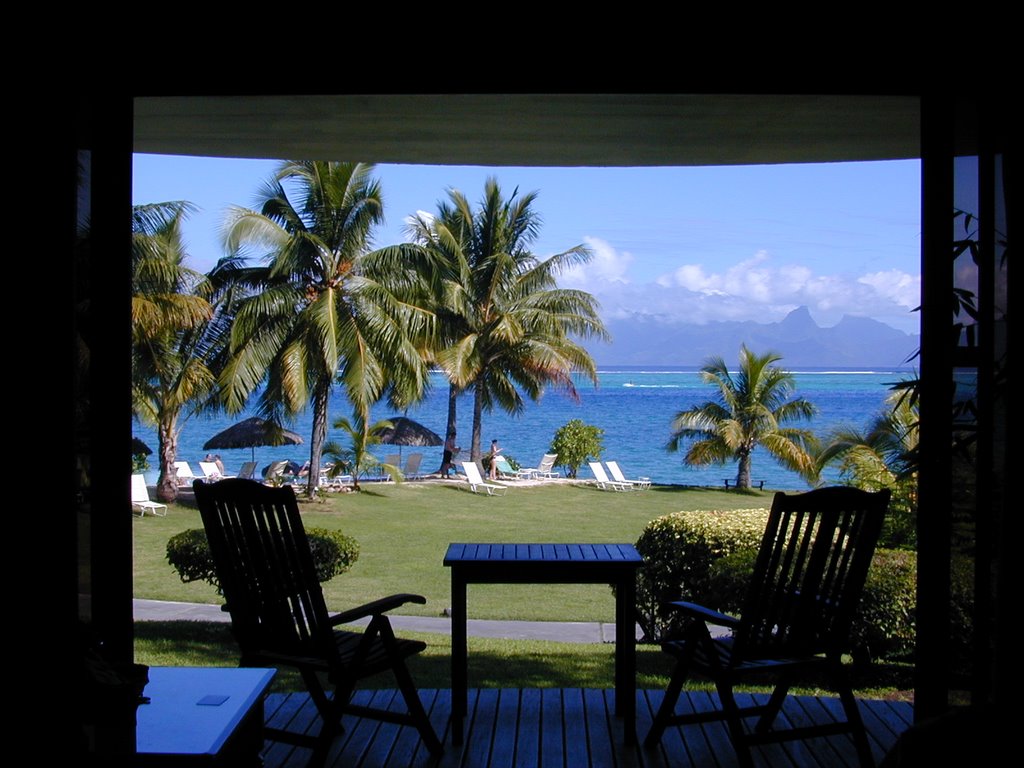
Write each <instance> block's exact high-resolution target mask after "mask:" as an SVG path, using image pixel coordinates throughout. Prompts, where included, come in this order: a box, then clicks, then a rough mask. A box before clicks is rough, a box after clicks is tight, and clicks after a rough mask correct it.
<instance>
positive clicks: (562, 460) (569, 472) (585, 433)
mask: <svg viewBox="0 0 1024 768" xmlns="http://www.w3.org/2000/svg"><path fill="white" fill-rule="evenodd" d="M550 450H551V453H554V454H557V455H558V465H559V466H561V467H565V471H566V476H568V477H576V474H577V472H579V469H580V467H581V466H582V465H583V462H585V461H589V460H590V459H599V458H601V452H602V451H603V450H604V430H603V429H601V428H600V427H596V426H594V425H593V424H584V423H583V421H582V420H581V419H572V420H571V421H569V422H568V423H566V424H563V425H562V426H561V427H559V428H558V429H557V430H556V431H555V436H554V438H553V439H552V440H551V449H550Z"/></svg>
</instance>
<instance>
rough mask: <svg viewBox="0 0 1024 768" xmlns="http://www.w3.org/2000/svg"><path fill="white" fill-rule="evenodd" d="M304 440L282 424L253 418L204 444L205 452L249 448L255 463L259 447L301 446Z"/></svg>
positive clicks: (241, 422)
mask: <svg viewBox="0 0 1024 768" xmlns="http://www.w3.org/2000/svg"><path fill="white" fill-rule="evenodd" d="M301 443H302V438H301V437H299V436H298V435H297V434H295V433H294V432H292V431H291V430H288V429H285V428H284V427H282V426H281V425H280V424H275V423H274V422H272V421H267V420H266V419H261V418H260V417H259V416H252V417H250V418H248V419H246V420H245V421H240V422H238V423H237V424H234V425H232V426H230V427H228V428H227V429H225V430H224V431H222V432H218V433H217V434H216V435H214V436H213V437H211V438H210V439H209V440H207V441H206V443H204V444H203V450H204V451H209V450H212V449H215V448H220V449H225V448H249V449H250V450H251V451H252V458H253V461H255V460H256V446H257V445H300V444H301Z"/></svg>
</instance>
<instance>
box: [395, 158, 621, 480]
mask: <svg viewBox="0 0 1024 768" xmlns="http://www.w3.org/2000/svg"><path fill="white" fill-rule="evenodd" d="M536 196H537V195H536V193H535V192H534V193H529V194H526V195H523V196H519V195H518V194H517V191H513V193H512V195H511V196H510V197H509V198H508V199H505V198H504V197H503V196H502V192H501V188H500V187H499V185H498V182H497V180H495V179H493V178H492V179H488V180H487V182H486V184H485V186H484V196H483V199H482V201H481V203H480V206H479V208H478V209H476V210H473V208H472V207H471V205H470V204H469V202H468V201H467V200H466V198H465V196H464V195H462V194H461V193H460V192H458V191H456V190H451V191H450V192H449V193H448V198H449V199H448V200H447V201H445V202H442V203H440V204H439V205H438V215H437V216H435V217H427V216H422V215H421V216H419V217H417V218H415V219H413V221H412V223H411V225H410V232H411V234H412V236H413V239H414V240H415V241H416V242H417V243H418V244H420V245H422V246H423V247H424V248H425V249H426V250H427V252H428V253H429V254H430V255H431V259H432V261H431V272H430V279H431V293H432V295H433V297H434V305H433V306H434V312H435V315H436V317H437V323H438V330H437V334H436V339H437V341H438V344H437V346H436V347H435V348H434V351H433V360H434V361H435V362H436V363H437V364H438V365H439V366H440V367H441V368H442V369H443V370H444V372H445V374H446V375H447V377H448V380H449V383H450V391H449V411H448V432H447V435H446V437H450V436H451V435H452V434H453V433H454V429H455V403H456V397H457V395H458V394H459V393H460V392H463V391H465V390H468V389H472V391H473V428H472V435H471V442H470V454H471V457H472V458H473V459H474V460H476V459H479V458H480V436H481V429H482V414H483V412H484V411H485V410H487V411H489V410H491V409H493V408H494V407H495V406H496V405H497V406H500V407H501V408H503V409H504V410H506V411H508V412H509V413H518V412H520V411H521V410H522V409H523V407H524V404H525V403H524V399H523V394H525V395H526V396H527V397H529V398H530V399H532V400H536V399H538V398H539V397H540V395H541V394H542V393H543V391H544V390H545V388H546V387H548V386H550V385H555V386H560V387H562V388H563V389H565V390H566V391H567V392H568V393H569V394H570V395H571V396H573V397H575V396H576V390H575V386H574V383H573V373H574V372H579V373H582V374H584V375H586V376H587V377H588V378H590V379H591V380H592V381H595V382H596V380H597V372H596V369H595V366H594V362H593V360H592V358H591V357H590V355H589V354H588V353H587V351H586V350H585V349H584V348H583V347H582V346H581V345H580V344H578V343H577V342H576V341H574V340H573V338H572V337H573V336H575V337H578V338H587V337H593V336H597V337H602V338H603V337H605V336H606V332H605V329H604V325H603V324H602V323H601V320H600V318H599V317H598V314H597V302H596V300H595V299H594V297H593V296H591V295H590V294H589V293H585V292H583V291H574V290H568V289H562V288H559V287H558V285H557V277H558V275H559V274H560V273H561V271H562V270H563V269H565V268H566V267H569V266H572V265H575V264H581V263H586V262H587V261H589V260H590V259H591V257H592V254H591V251H590V250H589V249H587V248H586V247H584V246H582V245H578V246H576V247H574V248H570V249H569V250H567V251H563V252H561V253H557V254H555V255H554V256H551V257H550V258H547V259H541V258H539V257H537V256H535V255H534V254H533V253H532V252H531V251H530V246H531V245H532V243H533V242H534V241H535V240H536V238H537V234H538V232H539V228H540V218H539V216H538V214H537V213H536V211H535V210H534V208H533V204H534V202H535V200H536Z"/></svg>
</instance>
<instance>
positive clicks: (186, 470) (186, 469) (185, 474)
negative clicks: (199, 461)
mask: <svg viewBox="0 0 1024 768" xmlns="http://www.w3.org/2000/svg"><path fill="white" fill-rule="evenodd" d="M174 473H175V475H176V476H177V478H178V487H179V488H191V487H192V483H193V482H194V481H195V480H196V479H197V478H196V476H195V475H194V474H192V467H190V466H189V465H188V462H187V461H176V462H174Z"/></svg>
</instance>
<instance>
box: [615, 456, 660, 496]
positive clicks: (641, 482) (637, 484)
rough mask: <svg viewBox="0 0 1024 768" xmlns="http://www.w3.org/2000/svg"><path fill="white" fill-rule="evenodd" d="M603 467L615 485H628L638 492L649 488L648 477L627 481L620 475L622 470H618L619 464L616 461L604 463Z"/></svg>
mask: <svg viewBox="0 0 1024 768" xmlns="http://www.w3.org/2000/svg"><path fill="white" fill-rule="evenodd" d="M605 466H607V467H608V471H609V472H611V473H612V480H614V481H615V482H616V483H628V484H629V485H631V486H633V487H634V488H636V489H637V490H638V491H645V490H647V489H648V488H650V487H651V478H649V477H638V478H637V479H636V480H627V479H626V476H625V475H623V474H622V470H621V469H620V468H619V463H618V462H617V461H606V462H605Z"/></svg>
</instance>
